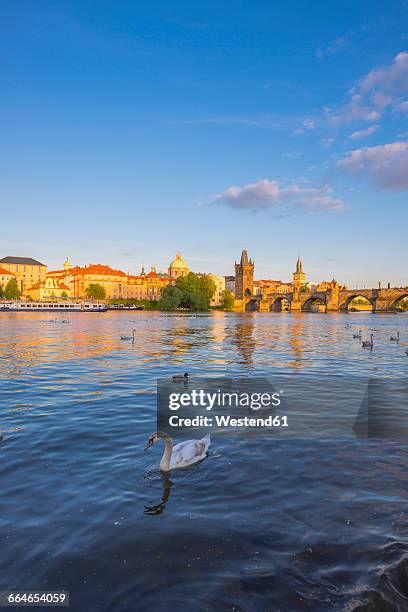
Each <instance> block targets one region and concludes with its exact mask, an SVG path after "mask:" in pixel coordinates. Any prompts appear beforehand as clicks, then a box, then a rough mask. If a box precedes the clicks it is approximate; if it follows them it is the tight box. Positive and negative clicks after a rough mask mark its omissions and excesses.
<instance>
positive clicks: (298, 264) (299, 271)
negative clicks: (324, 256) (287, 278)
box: [296, 257, 303, 274]
mask: <svg viewBox="0 0 408 612" xmlns="http://www.w3.org/2000/svg"><path fill="white" fill-rule="evenodd" d="M296 272H297V273H298V274H299V273H302V272H303V270H302V261H301V259H300V257H298V260H297V262H296Z"/></svg>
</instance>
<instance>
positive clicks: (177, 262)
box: [169, 253, 190, 277]
mask: <svg viewBox="0 0 408 612" xmlns="http://www.w3.org/2000/svg"><path fill="white" fill-rule="evenodd" d="M189 271H190V270H189V267H188V265H187V263H186V260H185V259H183V257H182V255H181V253H176V257H175V259H173V261H172V262H171V263H170V265H169V276H173V277H178V276H187V274H188V273H189Z"/></svg>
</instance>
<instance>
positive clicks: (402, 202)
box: [0, 0, 408, 286]
mask: <svg viewBox="0 0 408 612" xmlns="http://www.w3.org/2000/svg"><path fill="white" fill-rule="evenodd" d="M407 24H408V3H407V2H406V1H396V0H394V1H390V2H388V3H384V2H383V1H381V2H380V1H376V0H373V1H371V2H363V1H360V0H353V1H339V0H332V1H331V2H329V3H328V2H318V1H316V2H313V3H312V4H311V3H306V2H303V1H301V0H298V1H296V2H295V1H292V2H288V1H287V2H267V1H265V2H256V1H255V2H244V1H239V0H236V1H235V2H233V3H227V2H225V3H220V2H211V1H210V2H209V1H207V2H205V3H201V2H195V3H191V2H181V1H175V2H172V3H169V2H160V1H156V2H153V3H145V2H133V1H132V2H126V1H122V2H120V3H118V2H114V1H111V2H107V1H103V0H99V1H98V2H94V1H92V2H89V1H88V2H87V1H84V0H81V1H80V2H77V1H74V0H72V1H71V2H46V1H40V0H38V1H34V0H33V1H31V2H23V1H9V2H8V1H3V2H2V3H1V4H0V29H1V36H0V47H1V49H0V51H1V54H0V58H1V59H0V63H1V73H0V74H1V96H0V111H1V112H0V123H1V146H0V167H1V181H0V201H1V219H2V230H3V231H2V232H1V238H0V253H1V255H2V256H5V255H24V256H30V257H35V258H37V259H40V260H42V261H44V262H45V263H47V264H48V265H49V266H50V267H56V266H57V267H59V266H60V265H61V263H62V262H63V260H64V259H65V257H67V256H69V258H70V260H71V261H72V263H79V264H86V263H89V262H94V263H109V264H111V265H113V266H117V267H121V268H122V269H124V270H125V271H131V272H137V271H138V269H139V268H140V265H141V263H142V262H144V263H145V264H146V266H149V265H150V264H156V266H157V267H158V268H166V267H167V265H168V262H169V261H170V259H172V257H173V256H174V253H175V252H176V250H180V251H182V253H183V255H184V256H185V257H186V259H187V261H188V262H189V264H190V266H191V268H192V269H193V270H197V271H213V272H215V273H220V274H231V273H233V263H234V259H238V258H239V255H240V252H241V249H242V248H246V249H248V252H249V254H250V255H251V256H252V257H253V258H254V260H255V264H256V276H257V277H258V278H282V279H283V280H284V279H287V278H289V276H290V273H291V272H292V271H293V268H294V265H295V262H296V259H297V257H298V255H301V256H302V259H303V262H304V268H305V270H306V272H307V274H308V278H309V279H310V280H321V279H329V278H332V277H333V276H335V277H336V278H337V279H338V280H339V281H341V282H345V283H347V284H348V285H349V286H354V285H356V284H359V285H360V286H361V285H367V286H371V285H377V282H378V281H379V280H381V281H382V282H383V283H385V282H391V283H392V284H396V285H401V284H404V285H405V284H407V282H408V272H407V269H408V266H407V263H408V262H407V253H408V249H407V227H408V202H407V191H408V28H407Z"/></svg>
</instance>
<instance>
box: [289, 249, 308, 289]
mask: <svg viewBox="0 0 408 612" xmlns="http://www.w3.org/2000/svg"><path fill="white" fill-rule="evenodd" d="M292 276H293V287H294V289H295V290H297V291H299V289H300V288H301V286H302V285H303V284H304V283H305V281H306V274H305V273H304V272H303V268H302V262H301V259H300V257H298V260H297V262H296V272H293V275H292Z"/></svg>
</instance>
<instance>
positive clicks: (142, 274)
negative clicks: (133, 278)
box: [140, 263, 146, 276]
mask: <svg viewBox="0 0 408 612" xmlns="http://www.w3.org/2000/svg"><path fill="white" fill-rule="evenodd" d="M140 276H146V272H145V268H144V263H142V269H141V272H140Z"/></svg>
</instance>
